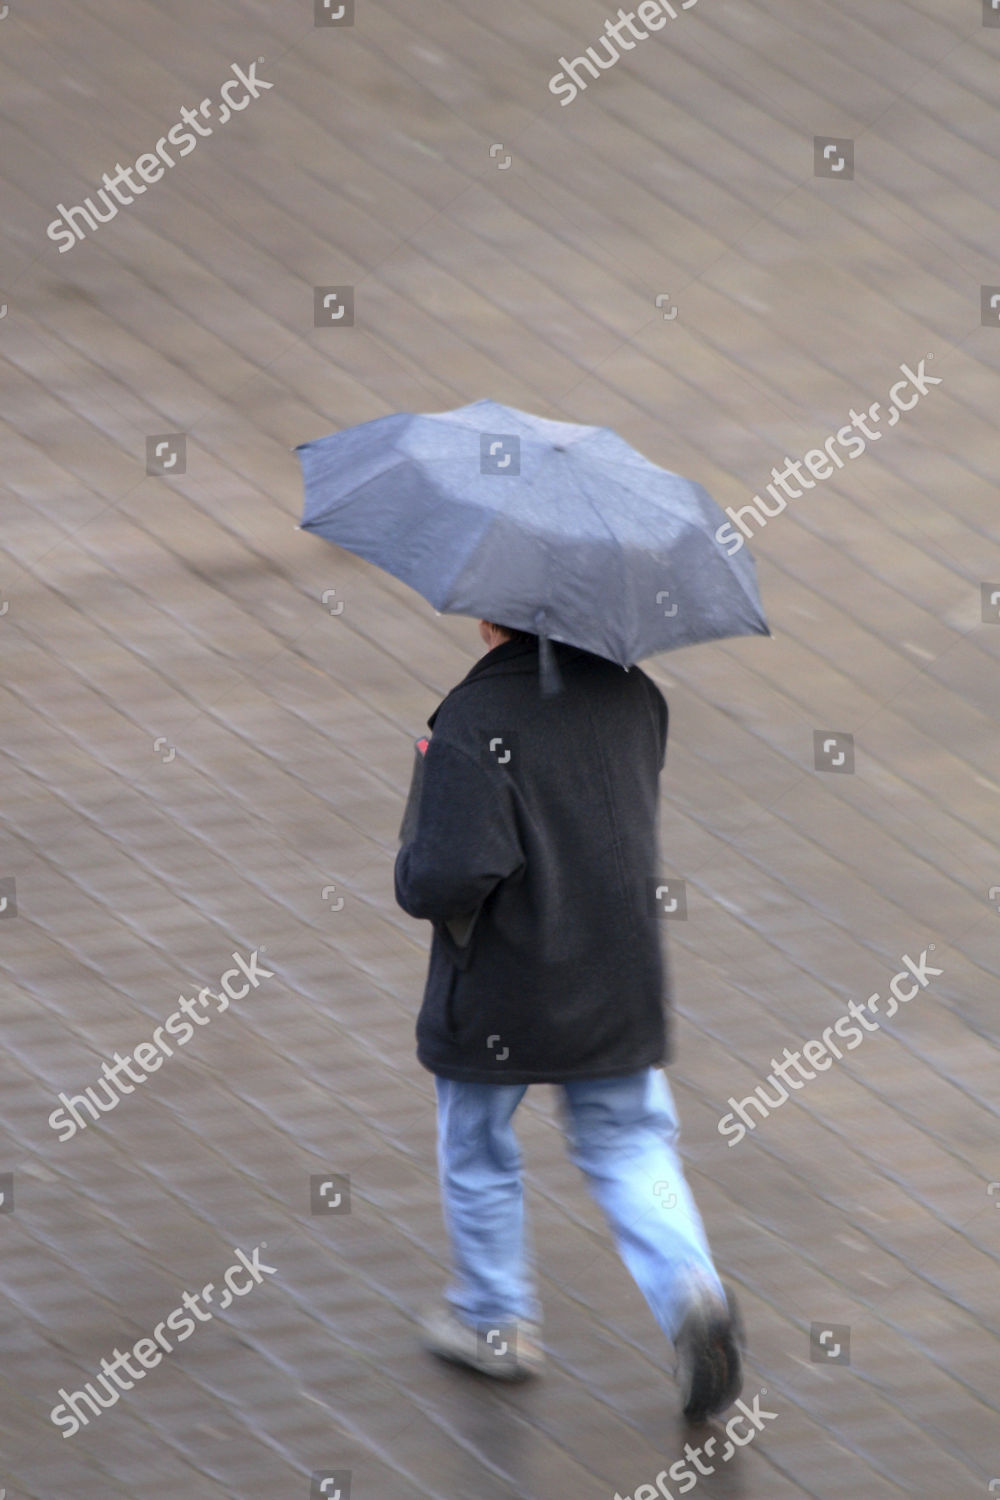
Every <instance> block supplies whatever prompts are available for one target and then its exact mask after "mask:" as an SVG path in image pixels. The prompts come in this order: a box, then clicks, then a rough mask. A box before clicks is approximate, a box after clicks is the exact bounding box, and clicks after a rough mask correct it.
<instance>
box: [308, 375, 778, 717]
mask: <svg viewBox="0 0 1000 1500" xmlns="http://www.w3.org/2000/svg"><path fill="white" fill-rule="evenodd" d="M295 451H296V453H297V455H298V457H299V460H300V462H301V464H302V472H303V478H304V481H305V510H304V513H303V517H302V523H301V525H302V529H303V530H304V531H314V532H317V533H318V534H319V535H320V536H324V537H326V538H328V540H330V541H332V542H336V543H337V545H338V546H340V547H345V548H346V549H347V550H348V551H350V552H354V553H356V554H357V555H358V556H359V557H363V558H366V559H367V561H369V562H373V563H376V564H377V565H378V566H379V567H381V568H384V569H385V570H386V571H387V572H389V573H392V574H393V575H394V576H395V577H396V578H399V579H402V581H403V582H404V583H408V584H409V585H410V586H411V588H414V589H416V590H417V592H418V593H420V594H422V595H423V596H424V598H425V599H427V600H428V601H429V602H430V603H431V604H432V605H433V606H434V608H435V609H436V610H437V611H438V612H439V613H440V614H459V615H471V616H472V617H473V618H475V619H485V620H492V621H494V622H496V623H499V624H503V625H509V626H510V627H511V628H512V629H516V630H527V631H531V632H533V633H535V634H537V635H538V636H539V638H540V645H541V648H542V686H543V691H551V690H554V689H555V688H556V687H557V683H558V678H557V674H556V673H555V669H554V663H553V661H552V653H551V648H550V647H549V641H550V640H555V641H565V642H568V643H569V644H570V645H573V646H579V647H581V648H582V649H584V650H585V651H592V652H594V653H595V654H596V655H598V656H604V657H607V658H608V659H609V660H610V661H615V662H617V663H618V664H619V665H620V666H622V667H626V668H627V667H630V666H631V665H632V664H633V663H634V662H637V661H639V660H641V659H642V658H643V657H646V656H652V655H654V654H655V653H656V652H658V651H672V650H674V649H675V648H676V647H678V646H689V645H694V644H695V643H697V642H699V641H710V640H719V639H721V638H723V637H726V636H736V635H769V634H770V632H769V630H768V628H767V623H766V621H765V619H764V615H763V610H762V606H761V602H760V596H759V594H758V591H757V581H756V573H755V569H754V564H753V560H752V558H751V557H750V555H749V553H748V552H747V549H746V548H745V547H744V548H741V549H740V551H739V552H738V553H737V554H736V555H735V556H734V557H730V556H729V555H728V554H727V553H726V552H725V551H724V550H723V549H722V547H721V546H720V545H719V543H718V542H716V540H715V532H716V531H717V530H718V528H719V526H721V525H722V524H724V523H725V521H726V519H727V518H726V516H725V515H724V514H723V512H722V511H721V510H720V509H719V507H718V506H717V505H716V503H715V501H714V500H712V498H711V497H710V496H709V495H708V494H707V492H706V491H705V490H704V489H702V487H701V486H700V485H699V484H696V483H694V482H693V481H692V480H689V479H682V478H681V477H680V475H678V474H672V473H670V472H669V471H668V470H666V469H661V468H659V467H657V465H656V464H653V463H650V462H649V460H648V459H646V458H644V457H643V456H642V454H641V453H639V452H637V451H636V449H634V448H633V447H631V446H630V445H629V444H628V443H626V442H625V441H624V439H623V438H620V437H619V436H618V435H617V433H614V432H612V431H611V430H610V428H607V427H583V426H577V425H575V424H573V423H571V422H553V421H550V420H548V419H547V418H544V417H536V416H533V415H531V414H530V413H529V412H523V411H518V410H516V409H515V408H514V407H509V406H500V405H498V404H497V403H496V402H494V401H475V402H473V403H472V404H471V405H469V406H462V407H459V408H458V409H457V410H455V411H445V412H437V413H431V414H427V415H421V414H411V413H407V412H401V413H398V414H397V415H395V416H390V417H378V418H376V419H375V420H374V421H371V422H364V423H362V424H361V425H360V426H358V427H351V428H348V429H347V430H346V431H344V432H338V433H333V434H332V435H331V436H329V437H324V438H320V439H318V440H317V441H316V442H312V443H303V444H301V445H300V446H299V447H298V448H296V450H295Z"/></svg>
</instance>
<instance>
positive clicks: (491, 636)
mask: <svg viewBox="0 0 1000 1500" xmlns="http://www.w3.org/2000/svg"><path fill="white" fill-rule="evenodd" d="M479 634H480V635H481V636H482V638H483V640H484V641H485V642H486V644H487V646H488V647H489V648H490V650H491V651H492V650H493V647H494V646H499V645H501V643H502V642H503V641H511V640H524V641H535V640H537V639H538V637H537V636H535V635H532V634H531V632H530V631H527V630H510V629H508V627H507V626H506V625H495V624H494V623H493V621H492V620H480V622H479Z"/></svg>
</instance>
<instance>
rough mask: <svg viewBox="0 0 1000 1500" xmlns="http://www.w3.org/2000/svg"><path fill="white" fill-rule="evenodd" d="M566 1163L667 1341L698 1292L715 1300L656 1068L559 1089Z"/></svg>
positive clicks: (715, 1286)
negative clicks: (578, 1176)
mask: <svg viewBox="0 0 1000 1500" xmlns="http://www.w3.org/2000/svg"><path fill="white" fill-rule="evenodd" d="M563 1100H564V1108H565V1114H566V1125H567V1134H568V1136H569V1141H570V1154H571V1157H572V1160H573V1161H574V1162H575V1163H576V1165H577V1166H578V1167H579V1168H580V1169H581V1171H582V1172H583V1173H584V1175H585V1176H586V1179H587V1184H588V1186H589V1188H590V1191H591V1193H592V1194H593V1196H594V1198H595V1199H596V1200H597V1202H598V1203H599V1204H600V1206H601V1208H602V1209H603V1210H604V1213H605V1215H606V1217H607V1219H608V1223H609V1225H610V1227H611V1231H612V1234H613V1235H614V1239H615V1244H616V1246H617V1249H618V1253H619V1255H620V1256H621V1258H622V1260H623V1261H624V1262H625V1265H626V1266H627V1268H628V1270H629V1272H630V1273H631V1275H632V1278H633V1280H634V1281H635V1283H636V1285H637V1286H638V1288H639V1290H640V1291H641V1292H642V1294H643V1296H644V1297H645V1298H646V1301H647V1302H648V1303H649V1306H650V1308H651V1309H652V1312H653V1316H654V1317H655V1318H656V1321H657V1322H658V1323H659V1325H660V1327H661V1328H662V1329H663V1332H664V1333H665V1334H666V1335H667V1337H668V1338H669V1339H671V1340H673V1338H674V1336H675V1334H676V1333H677V1331H678V1329H679V1327H680V1324H681V1322H682V1320H683V1317H684V1313H685V1311H686V1307H687V1304H688V1302H689V1300H690V1298H691V1296H692V1293H693V1292H695V1291H696V1290H697V1289H698V1288H699V1287H704V1288H707V1289H708V1290H710V1291H715V1292H717V1293H718V1294H719V1295H720V1296H721V1295H722V1283H721V1282H720V1281H719V1277H718V1273H717V1272H716V1269H715V1266H714V1264H713V1262H712V1253H711V1250H710V1249H709V1245H708V1240H707V1238H706V1235H705V1228H704V1225H703V1224H702V1221H701V1215H700V1214H699V1212H698V1208H697V1206H696V1204H695V1201H694V1198H693V1197H692V1195H691V1190H690V1188H689V1187H688V1185H687V1182H686V1181H685V1179H684V1168H683V1165H682V1163H681V1159H680V1156H679V1155H678V1152H677V1150H676V1142H677V1135H678V1123H677V1112H676V1109H675V1106H674V1101H673V1096H672V1094H671V1092H670V1087H669V1084H668V1083H667V1080H666V1078H665V1077H664V1075H663V1074H662V1073H661V1072H660V1071H659V1069H657V1068H648V1069H645V1070H643V1071H642V1072H640V1073H633V1074H629V1075H628V1076H627V1077H624V1078H596V1079H575V1080H573V1082H571V1083H568V1084H565V1085H564V1086H563Z"/></svg>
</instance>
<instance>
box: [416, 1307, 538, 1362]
mask: <svg viewBox="0 0 1000 1500" xmlns="http://www.w3.org/2000/svg"><path fill="white" fill-rule="evenodd" d="M420 1327H421V1332H422V1336H423V1337H422V1341H423V1345H424V1348H425V1349H427V1350H429V1351H430V1353H431V1354H436V1355H437V1356H438V1358H439V1359H446V1360H449V1361H450V1362H451V1363H452V1364H459V1365H467V1366H468V1367H469V1369H472V1370H478V1372H479V1374H480V1375H489V1376H490V1377H491V1378H492V1379H493V1380H526V1379H528V1378H529V1377H530V1376H532V1375H540V1374H541V1373H542V1370H543V1369H544V1367H545V1353H544V1350H543V1349H542V1345H541V1329H540V1328H539V1326H538V1324H537V1323H529V1322H526V1321H522V1322H520V1323H513V1322H508V1323H504V1324H502V1325H498V1326H497V1327H496V1328H488V1327H487V1326H486V1325H485V1324H483V1325H482V1327H475V1328H474V1327H471V1326H470V1325H469V1324H468V1323H463V1322H462V1321H461V1319H460V1318H458V1317H456V1315H455V1313H454V1311H453V1310H452V1308H451V1307H449V1306H448V1305H447V1304H445V1305H444V1306H440V1305H438V1306H434V1307H429V1308H425V1309H424V1311H423V1312H422V1313H421V1316H420Z"/></svg>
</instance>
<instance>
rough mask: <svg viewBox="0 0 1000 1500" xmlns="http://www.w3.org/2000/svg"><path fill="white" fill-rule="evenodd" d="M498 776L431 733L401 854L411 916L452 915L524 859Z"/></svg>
mask: <svg viewBox="0 0 1000 1500" xmlns="http://www.w3.org/2000/svg"><path fill="white" fill-rule="evenodd" d="M500 776H501V773H500V771H499V769H498V770H497V772H496V777H497V779H494V777H493V776H492V775H491V774H490V772H489V771H488V770H487V769H486V767H485V766H482V765H480V764H479V762H478V761H476V760H475V759H474V758H473V757H472V756H470V755H467V754H466V753H465V751H463V750H460V749H459V748H458V747H457V746H456V745H453V744H449V743H448V742H447V741H446V740H443V739H441V738H439V737H438V736H437V735H434V736H432V738H431V742H430V744H429V745H428V747H427V753H426V755H425V757H424V769H423V785H422V787H421V791H420V802H419V807H418V810H417V820H416V829H415V832H414V834H413V837H412V838H411V839H410V841H409V842H408V843H406V844H404V845H403V847H402V848H401V849H400V851H399V853H398V854H397V855H396V866H395V886H396V900H397V902H398V903H399V905H400V906H401V907H402V908H403V910H404V911H405V912H408V913H409V915H410V916H411V917H426V918H428V919H429V920H430V921H432V922H435V921H440V922H447V921H450V920H451V919H452V918H454V917H458V916H464V915H466V914H469V913H471V912H473V911H474V910H476V909H477V908H478V907H479V906H480V905H481V903H482V902H483V901H485V899H486V897H487V896H488V895H489V894H490V892H491V891H492V890H494V888H495V887H496V886H497V885H499V883H500V882H501V880H505V879H506V878H507V876H509V875H512V874H514V872H515V871H516V870H518V869H519V868H520V867H521V866H523V864H524V852H523V850H522V848H521V844H520V840H519V838H518V836H517V830H516V828H515V826H514V820H513V817H512V816H511V809H510V801H509V797H508V796H507V795H506V794H505V787H504V783H503V781H502V780H500V779H499V778H500Z"/></svg>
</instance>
